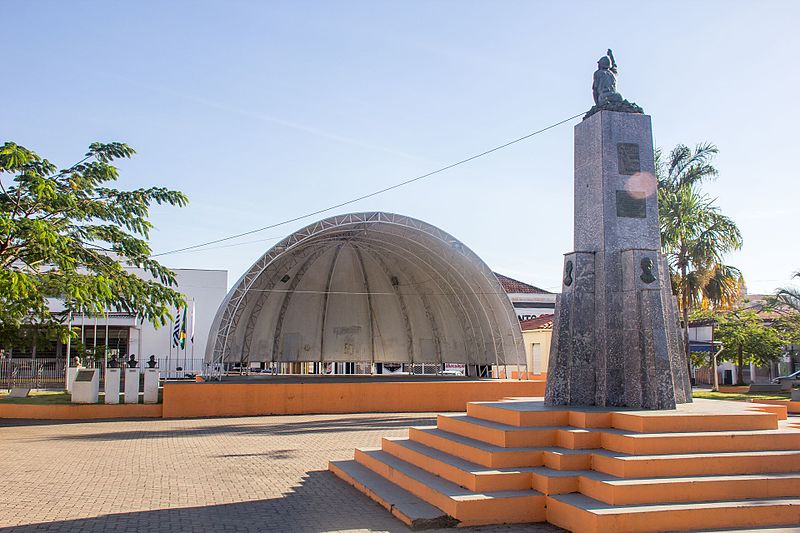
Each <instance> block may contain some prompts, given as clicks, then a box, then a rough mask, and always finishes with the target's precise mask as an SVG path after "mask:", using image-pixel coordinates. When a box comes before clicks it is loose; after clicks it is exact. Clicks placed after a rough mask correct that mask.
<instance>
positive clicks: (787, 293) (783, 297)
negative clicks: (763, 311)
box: [775, 271, 800, 311]
mask: <svg viewBox="0 0 800 533" xmlns="http://www.w3.org/2000/svg"><path fill="white" fill-rule="evenodd" d="M793 277H795V278H799V279H800V271H798V272H795V273H794V276H793ZM775 299H776V300H777V302H778V303H780V304H783V305H787V306H789V307H791V308H792V309H794V310H795V311H800V290H798V289H796V288H795V287H783V288H781V289H778V291H777V292H776V293H775Z"/></svg>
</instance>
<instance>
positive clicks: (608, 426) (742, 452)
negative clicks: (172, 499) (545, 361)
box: [330, 398, 800, 532]
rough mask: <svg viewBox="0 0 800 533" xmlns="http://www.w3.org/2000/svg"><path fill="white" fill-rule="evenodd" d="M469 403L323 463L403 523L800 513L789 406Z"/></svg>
mask: <svg viewBox="0 0 800 533" xmlns="http://www.w3.org/2000/svg"><path fill="white" fill-rule="evenodd" d="M466 410H467V412H466V414H445V415H439V417H438V419H437V425H436V426H435V427H417V428H411V429H410V430H409V437H408V438H406V439H398V438H391V439H384V440H383V443H382V446H381V448H377V449H357V450H356V451H355V456H354V460H352V461H338V462H331V463H330V470H331V471H332V472H334V473H335V474H336V475H337V476H339V477H340V478H342V479H343V480H345V481H346V482H348V483H350V484H351V485H353V486H355V487H356V488H358V489H359V490H361V491H362V492H364V493H365V494H367V495H368V496H369V497H370V498H372V499H373V500H375V501H376V502H377V503H379V504H380V505H382V506H384V507H386V508H387V509H388V510H390V511H391V512H392V514H393V515H394V516H396V517H397V518H399V519H400V520H402V521H403V522H405V523H406V524H407V525H409V526H411V527H413V528H425V527H434V526H435V527H441V526H443V525H462V526H467V525H487V524H498V523H523V522H543V521H547V522H550V523H552V524H555V525H557V526H559V527H562V528H565V529H567V530H569V531H577V532H608V531H614V532H623V531H681V530H682V531H689V530H692V531H696V530H701V529H717V528H720V529H721V528H755V527H759V528H763V527H768V526H772V527H800V418H798V417H788V418H787V414H786V407H785V406H776V405H763V404H756V403H746V402H728V401H720V400H695V402H694V403H691V404H681V405H679V406H678V408H677V409H675V410H664V411H640V410H628V409H604V408H595V407H586V408H578V407H553V408H550V407H546V406H544V402H543V401H542V400H541V399H540V398H518V399H514V400H507V401H502V402H474V403H469V404H467V407H466Z"/></svg>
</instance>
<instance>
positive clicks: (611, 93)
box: [583, 48, 644, 120]
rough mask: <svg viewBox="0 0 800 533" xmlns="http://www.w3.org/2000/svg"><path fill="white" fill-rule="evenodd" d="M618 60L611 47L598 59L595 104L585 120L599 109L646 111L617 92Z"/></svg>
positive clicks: (595, 73)
mask: <svg viewBox="0 0 800 533" xmlns="http://www.w3.org/2000/svg"><path fill="white" fill-rule="evenodd" d="M617 73H618V69H617V62H616V60H615V59H614V53H613V52H612V51H611V48H609V49H608V50H607V51H606V55H604V56H603V57H601V58H600V59H599V60H598V61H597V70H596V71H595V72H594V77H593V79H592V96H593V97H594V106H592V108H591V109H590V110H589V111H588V112H587V113H586V115H584V117H583V118H584V120H585V119H587V118H589V117H590V116H592V115H594V114H595V113H597V112H598V111H601V110H606V111H618V112H620V113H644V110H643V109H642V108H641V107H639V106H638V105H636V104H635V103H632V102H629V101H627V100H625V99H624V98H622V95H621V94H619V93H618V92H617Z"/></svg>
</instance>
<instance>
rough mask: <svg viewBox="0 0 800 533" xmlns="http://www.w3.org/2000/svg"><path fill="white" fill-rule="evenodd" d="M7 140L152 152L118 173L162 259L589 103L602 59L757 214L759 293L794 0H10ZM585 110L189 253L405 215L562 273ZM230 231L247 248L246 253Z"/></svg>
mask: <svg viewBox="0 0 800 533" xmlns="http://www.w3.org/2000/svg"><path fill="white" fill-rule="evenodd" d="M0 13H2V14H3V19H4V21H5V23H4V25H3V31H2V32H0V49H2V50H3V51H4V52H5V53H4V54H3V66H4V69H3V76H2V78H3V80H2V82H0V101H2V102H3V106H2V107H3V110H2V118H0V142H4V141H14V142H16V143H18V144H21V145H24V146H26V147H28V148H31V149H33V150H35V151H37V152H38V153H39V154H40V155H42V156H44V157H46V158H48V159H50V160H51V161H53V162H55V163H57V164H59V165H62V166H66V165H69V164H71V163H74V162H75V161H77V160H78V159H80V158H81V156H82V155H83V154H84V152H85V151H86V148H87V146H88V145H89V144H90V143H92V142H94V141H104V142H108V141H120V142H126V143H128V144H129V145H131V146H132V147H134V148H135V149H136V151H137V155H136V156H135V157H134V158H133V159H132V160H130V161H124V162H122V163H120V165H119V166H120V169H121V177H120V180H119V182H118V185H119V187H121V188H126V189H133V188H138V187H145V186H152V185H159V186H166V187H170V188H174V189H178V190H181V191H183V192H185V193H186V194H187V195H188V196H189V199H190V204H189V206H187V207H185V208H183V209H179V208H172V207H169V208H166V207H156V208H154V209H152V211H151V215H152V221H153V223H154V224H155V226H156V227H155V229H154V231H153V233H152V236H151V237H152V238H151V244H152V248H153V250H154V252H163V251H167V250H173V249H175V248H181V247H185V246H190V245H193V244H197V243H201V242H206V241H209V240H214V239H219V238H223V237H226V236H228V235H231V234H236V233H241V232H245V231H248V230H252V229H255V228H259V227H263V226H267V225H270V224H274V223H276V222H280V221H283V220H286V219H290V218H295V217H297V216H301V215H303V214H305V213H308V212H312V211H317V210H320V209H324V208H326V207H328V206H330V205H334V204H338V203H340V202H344V201H347V200H350V199H351V198H354V197H358V196H361V195H363V194H366V193H369V192H372V191H374V190H377V189H381V188H383V187H387V186H390V185H393V184H395V183H397V182H400V181H403V180H406V179H409V178H413V177H416V176H418V175H421V174H424V173H427V172H430V171H432V170H435V169H437V168H439V167H442V166H444V165H447V164H450V163H452V162H454V161H458V160H460V159H463V158H465V157H469V156H471V155H474V154H476V153H480V152H482V151H484V150H487V149H490V148H493V147H495V146H498V145H500V144H503V143H505V142H507V141H509V140H512V139H515V138H517V137H520V136H523V135H526V134H528V133H531V132H533V131H536V130H539V129H541V128H543V127H546V126H549V125H551V124H554V123H556V122H559V121H561V120H563V119H565V118H568V117H571V116H573V115H576V114H578V113H581V112H583V111H586V110H588V108H589V107H591V105H592V96H591V81H592V73H593V71H594V70H595V68H596V62H597V59H598V58H599V57H600V56H601V55H603V54H604V52H605V50H606V49H607V48H612V49H613V50H614V55H615V57H616V59H617V62H618V63H619V69H620V76H619V85H618V89H619V91H620V92H621V93H622V95H623V96H624V97H625V98H627V99H628V100H631V101H635V102H636V103H638V104H639V105H641V106H642V107H643V108H644V110H645V112H646V113H647V114H649V115H651V117H652V123H653V133H654V139H655V144H656V146H658V147H660V148H662V149H664V150H670V149H672V148H673V147H674V146H675V145H676V144H678V143H683V144H687V145H690V146H693V145H695V144H697V143H700V142H712V143H714V144H716V145H717V146H718V147H719V155H718V157H717V159H716V161H715V164H716V166H717V168H718V169H719V177H718V179H717V180H716V181H715V182H713V183H709V184H708V185H707V186H705V187H704V190H705V191H706V192H707V193H708V194H709V195H710V196H711V197H712V198H716V204H717V205H718V206H719V208H720V209H721V211H722V212H723V213H724V214H726V215H728V216H730V217H732V218H733V219H734V220H735V221H736V223H737V224H738V225H739V228H740V229H741V231H742V234H743V238H744V247H743V248H742V250H740V251H738V252H735V253H732V254H730V255H729V257H727V262H728V263H729V264H732V265H735V266H737V267H739V268H740V269H741V270H742V271H743V273H744V275H745V279H746V281H747V287H748V291H749V292H751V293H768V292H772V291H773V290H774V289H775V288H776V287H779V286H783V285H787V284H788V283H789V282H790V278H791V275H792V273H793V272H795V271H797V270H800V246H798V229H800V228H799V227H798V224H797V215H798V207H797V199H798V192H800V185H798V181H799V179H800V175H798V174H799V173H798V170H797V166H796V160H797V156H796V154H797V146H796V138H797V123H798V119H800V112H799V111H798V109H800V106H798V104H797V94H798V87H800V75H799V74H798V72H799V71H800V69H798V68H797V67H796V65H797V63H798V51H800V46H798V43H799V42H800V40H799V39H798V36H797V27H796V23H797V21H798V20H800V2H796V1H785V2H778V1H758V2H756V1H752V2H741V1H733V0H724V1H710V0H706V1H685V2H680V1H671V2H642V1H634V2H613V1H606V2H566V1H565V2H536V1H497V0H492V1H488V0H485V1H482V2H469V1H463V0H454V1H445V0H438V1H423V0H418V1H411V0H406V1H403V2H400V1H387V0H380V1H374V0H370V1H366V0H365V1H343V0H342V1H337V2H328V1H322V0H318V1H288V0H287V1H283V2H267V1H255V0H254V1H222V0H218V1H215V2H211V1H205V2H203V1H191V2H190V1H177V0H176V1H170V2H156V1H138V2H108V1H94V2H89V1H79V0H73V1H70V2H63V1H36V0H34V1H22V0H18V1H12V0H2V1H0ZM578 120H579V119H575V120H572V121H571V122H569V123H566V124H564V125H561V126H559V127H557V128H553V129H551V130H549V131H547V132H545V133H542V134H540V135H537V136H535V137H532V138H531V139H528V140H526V141H523V142H521V143H518V144H515V145H513V146H511V147H508V148H505V149H503V150H499V151H497V152H495V153H492V154H490V155H488V156H486V157H483V158H480V159H477V160H475V161H472V162H470V163H468V164H465V165H461V166H459V167H456V168H454V169H452V170H449V171H446V172H443V173H440V174H437V175H435V176H432V177H430V178H427V179H424V180H420V181H418V182H415V183H413V184H411V185H408V186H405V187H402V188H400V189H396V190H394V191H391V192H388V193H386V194H383V195H380V196H377V197H373V198H370V199H367V200H363V201H360V202H357V203H355V204H352V205H349V206H347V207H345V208H341V209H338V210H334V211H331V212H329V213H326V214H324V215H319V216H316V217H311V218H307V219H304V220H301V221H298V222H294V223H291V224H286V225H282V226H279V227H277V228H273V229H270V230H266V231H263V232H260V233H257V234H254V235H249V236H247V237H242V238H240V239H237V240H232V241H226V242H225V243H220V244H217V245H214V246H211V247H209V248H208V249H206V250H202V251H198V250H193V251H189V252H184V253H176V254H170V255H165V256H161V257H160V259H161V260H162V262H163V263H164V264H165V265H167V266H169V267H173V268H209V269H224V270H227V271H228V282H229V285H232V284H233V283H234V282H235V281H236V279H238V277H239V276H240V275H241V274H242V273H243V272H244V271H245V270H246V269H247V268H248V267H249V266H250V265H251V264H252V263H253V262H254V261H255V260H256V259H257V258H258V257H259V256H260V255H261V254H263V253H264V252H265V251H266V250H268V249H269V248H270V246H272V244H274V243H275V242H276V241H277V240H279V239H281V238H283V237H285V236H287V235H289V234H290V233H292V232H293V231H295V230H297V229H300V228H301V227H303V226H305V225H307V224H310V223H312V222H314V221H316V220H318V219H320V218H322V217H324V216H328V215H333V214H342V213H347V212H357V211H389V212H395V213H400V214H404V215H409V216H412V217H415V218H418V219H421V220H424V221H426V222H429V223H431V224H433V225H435V226H438V227H440V228H441V229H443V230H445V231H447V232H448V233H450V234H452V235H453V236H455V237H456V238H458V239H459V240H461V241H462V242H463V243H464V244H466V245H467V246H469V247H470V248H471V249H472V250H473V251H475V252H476V253H477V254H478V255H479V256H480V257H481V258H482V259H483V260H484V261H486V263H488V264H489V266H490V267H492V268H493V269H494V270H495V271H497V272H501V273H503V274H505V275H508V276H511V277H514V278H517V279H520V280H523V281H526V282H529V283H532V284H534V285H537V286H539V287H542V288H546V289H549V290H553V291H558V290H560V285H561V281H560V278H561V267H562V255H563V254H564V253H566V252H570V251H572V249H573V246H572V244H573V243H572V232H573V220H572V217H573V206H572V201H573V199H572V180H573V176H572V171H573V127H574V125H575V124H577V123H578ZM231 245H234V246H231Z"/></svg>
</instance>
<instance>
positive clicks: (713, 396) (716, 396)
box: [692, 390, 790, 401]
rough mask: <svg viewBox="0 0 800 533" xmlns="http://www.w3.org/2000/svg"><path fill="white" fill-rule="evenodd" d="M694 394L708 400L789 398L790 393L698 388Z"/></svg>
mask: <svg viewBox="0 0 800 533" xmlns="http://www.w3.org/2000/svg"><path fill="white" fill-rule="evenodd" d="M692 396H693V397H694V398H703V399H706V400H738V401H743V400H788V399H789V397H790V393H789V392H788V391H787V392H776V393H763V392H760V393H755V394H746V393H739V392H712V391H710V390H704V391H698V390H696V391H694V392H693V393H692Z"/></svg>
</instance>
